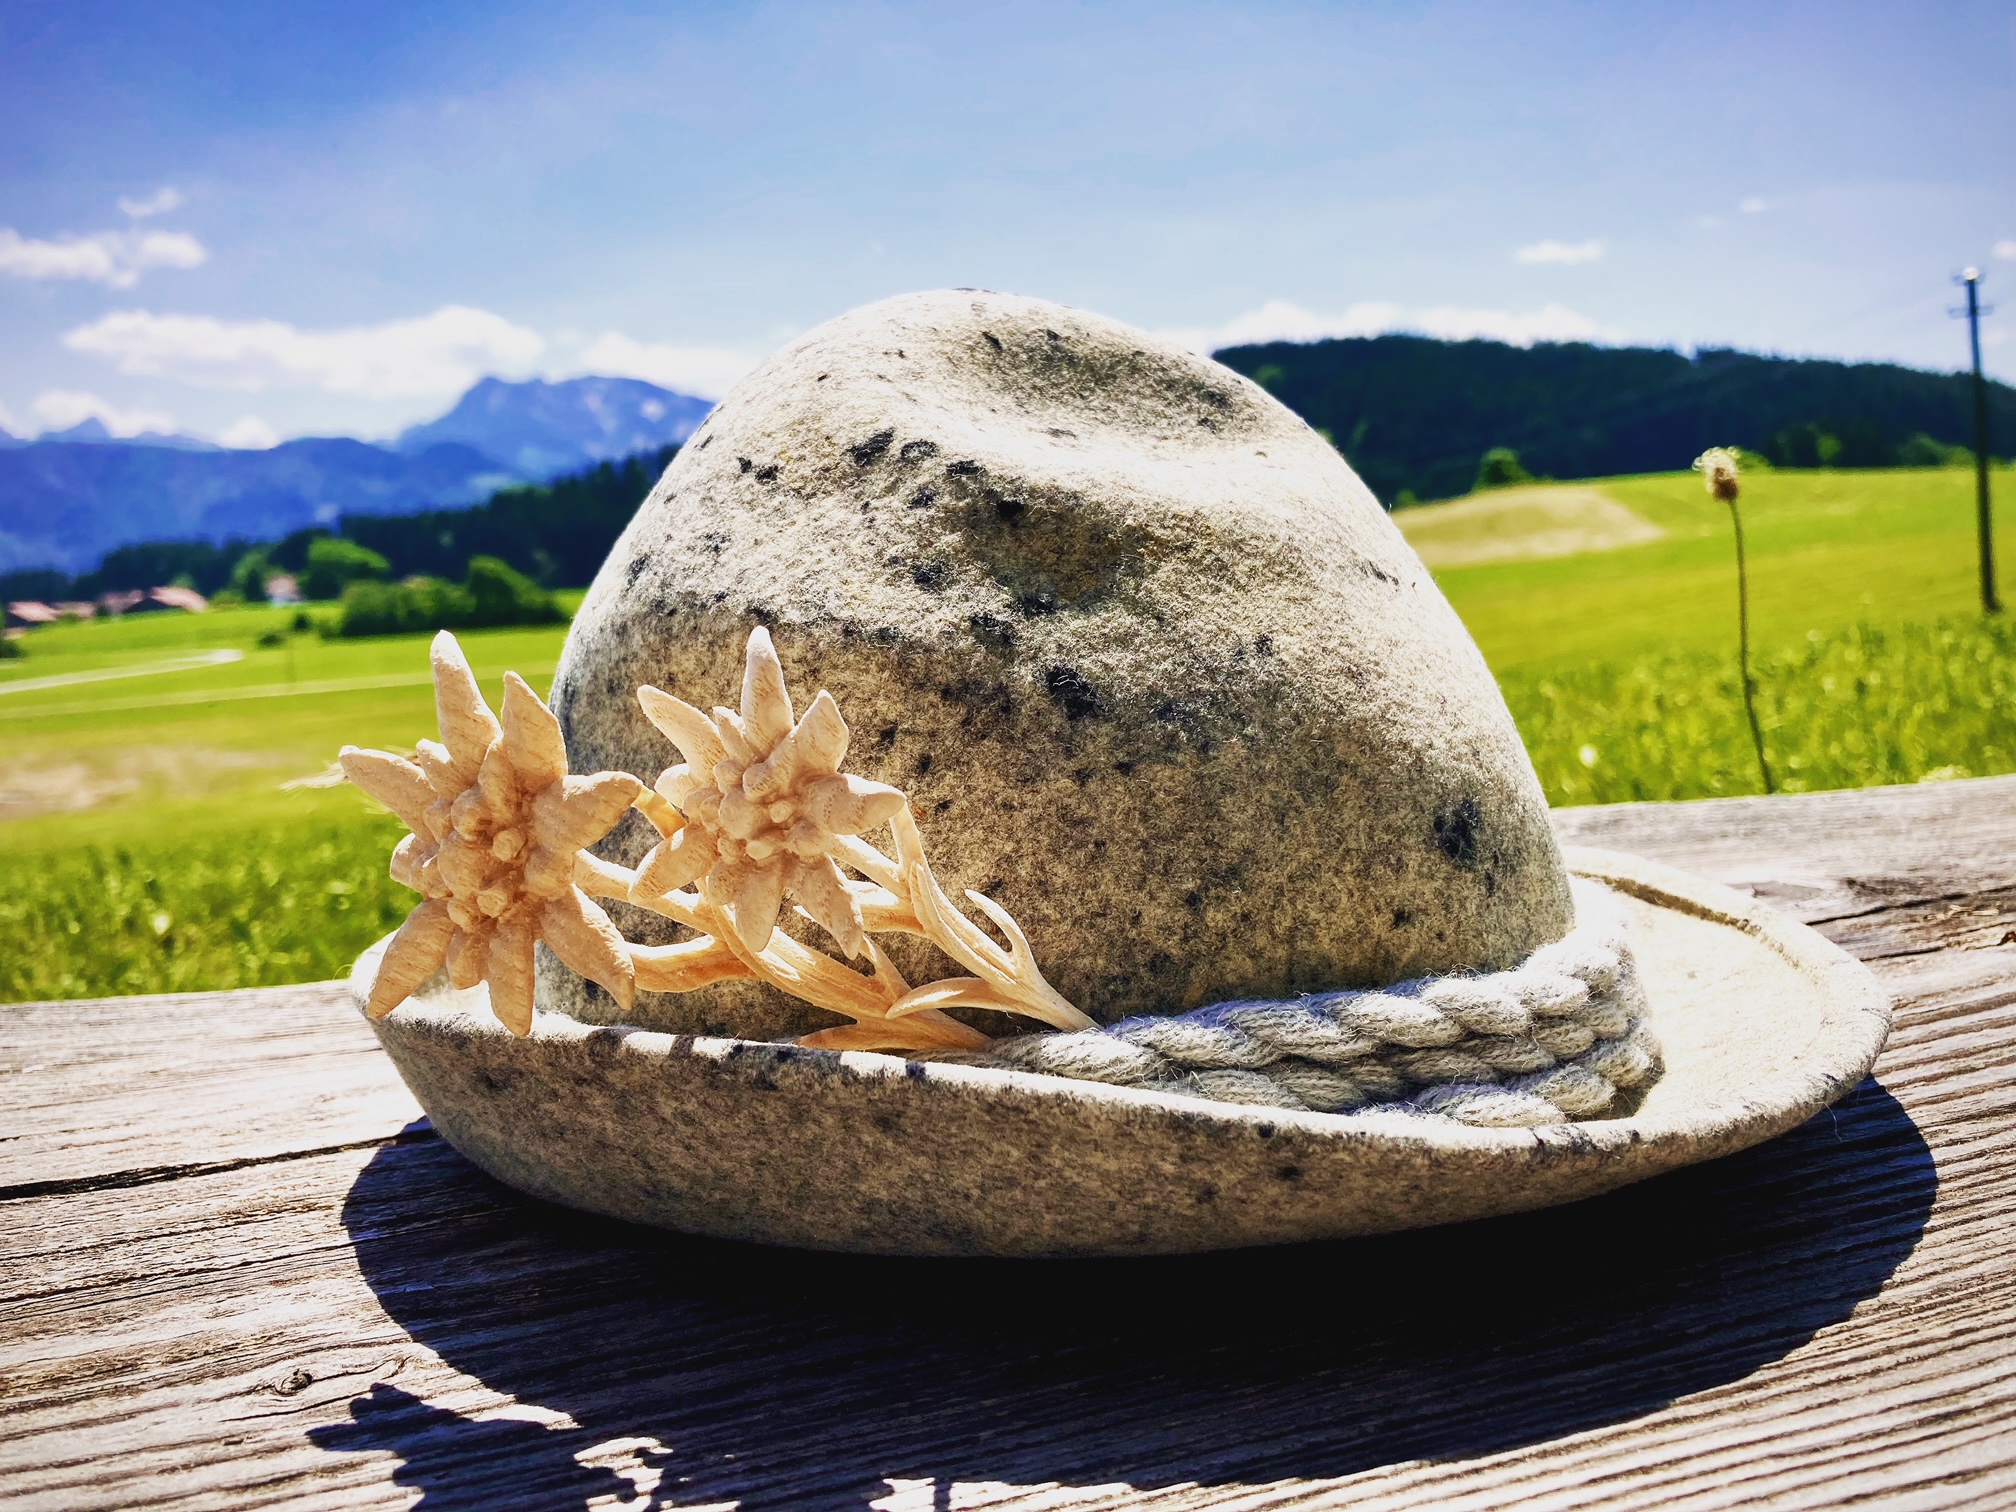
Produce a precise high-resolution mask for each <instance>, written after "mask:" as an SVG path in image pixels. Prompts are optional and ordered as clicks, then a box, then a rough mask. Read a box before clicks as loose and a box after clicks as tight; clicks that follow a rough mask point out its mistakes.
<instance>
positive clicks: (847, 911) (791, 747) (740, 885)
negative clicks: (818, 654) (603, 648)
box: [634, 628, 907, 957]
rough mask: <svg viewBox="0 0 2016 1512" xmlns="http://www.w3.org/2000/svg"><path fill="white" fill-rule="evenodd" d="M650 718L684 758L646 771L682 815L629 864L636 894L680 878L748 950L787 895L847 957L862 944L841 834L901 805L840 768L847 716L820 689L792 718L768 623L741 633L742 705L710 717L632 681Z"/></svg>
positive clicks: (766, 935)
mask: <svg viewBox="0 0 2016 1512" xmlns="http://www.w3.org/2000/svg"><path fill="white" fill-rule="evenodd" d="M637 697H638V700H639V701H640V702H641V703H642V704H643V706H644V712H645V714H646V716H648V717H649V719H650V720H651V722H652V723H653V724H654V725H656V726H657V727H658V728H659V729H660V730H662V731H663V732H664V733H665V734H666V736H667V737H669V738H670V739H671V741H672V742H673V744H675V745H677V746H678V747H679V750H680V752H681V753H682V754H683V755H684V756H685V757H686V761H685V764H684V765H682V766H675V767H672V768H670V769H669V770H667V771H666V772H665V773H664V775H663V776H661V777H660V778H659V779H658V783H657V791H658V794H659V796H660V797H662V798H664V799H665V800H666V801H667V802H669V803H671V804H672V805H673V806H674V807H676V808H678V809H679V810H680V811H681V812H682V813H683V814H684V816H685V820H686V822H685V824H684V825H683V826H682V827H681V828H679V829H678V831H677V832H676V833H675V834H673V835H672V836H671V838H670V839H668V840H666V841H664V842H663V843H662V844H660V845H659V846H657V847H656V848H655V849H653V850H652V851H651V853H650V854H649V855H647V856H646V857H645V858H644V861H643V863H642V865H640V866H639V867H638V872H637V885H636V888H635V889H634V893H635V894H636V895H641V896H646V897H656V896H661V895H663V894H665V893H669V892H671V891H673V890H674V889H676V888H681V887H685V886H687V885H688V884H689V883H692V882H695V881H697V882H699V883H700V894H701V896H702V897H703V898H705V899H706V901H707V902H708V903H710V904H712V905H713V906H714V907H716V908H719V909H723V910H726V912H727V914H728V916H729V918H730V920H731V921H732V923H733V924H734V927H735V932H736V934H737V935H738V936H740V938H741V940H742V942H743V943H744V944H745V945H747V946H748V947H749V949H750V950H752V951H760V950H762V949H763V948H764V947H765V946H767V945H768V944H769V943H770V936H771V933H772V931H773V930H774V929H775V928H776V926H777V914H778V910H779V908H780V907H781V905H782V903H783V901H784V899H785V898H787V897H788V898H792V899H795V900H796V901H797V903H798V904H799V906H800V907H802V908H803V909H804V910H805V912H806V913H807V914H809V915H810V916H811V917H812V918H813V919H814V920H816V921H817V922H818V923H819V925H820V926H821V927H822V928H823V929H825V931H826V932H827V933H828V934H830V935H831V936H832V937H833V939H834V940H835V942H837V943H838V944H839V946H840V948H841V950H843V951H844V952H845V953H846V954H847V955H849V956H852V957H859V956H862V955H864V954H866V951H867V940H868V936H867V926H866V923H865V921H864V920H863V918H862V914H861V902H860V898H859V896H858V895H857V893H856V892H855V891H854V889H852V888H850V887H849V886H848V884H847V881H846V879H845V878H844V877H843V876H842V875H841V872H840V868H839V867H838V866H837V865H836V864H835V861H836V859H849V858H850V851H849V847H848V844H847V842H848V840H849V839H850V838H851V837H853V836H857V835H861V834H864V833H865V832H867V831H869V830H872V829H876V828H879V827H880V826H882V825H884V824H887V823H888V822H889V820H890V819H891V818H892V817H894V815H895V814H896V813H897V812H899V811H900V810H901V809H903V807H904V806H905V804H906V802H907V800H906V799H905V798H904V796H903V794H902V792H901V791H900V790H899V789H896V788H893V787H886V786H884V785H883V784H882V783H879V782H870V781H868V780H867V779H866V778H864V777H856V776H853V775H851V774H849V773H844V772H842V771H841V770H840V763H841V762H842V761H844V760H845V759H846V757H847V740H848V732H847V723H846V721H845V720H843V719H842V718H841V717H840V710H839V707H838V706H837V705H836V704H835V703H834V702H833V695H832V694H830V693H828V692H826V691H825V690H824V689H823V688H822V689H821V690H820V692H819V696H818V697H816V698H814V699H813V700H812V706H811V707H810V708H809V709H807V710H806V711H805V717H804V718H803V719H798V718H796V717H795V716H794V714H793V711H792V708H791V695H790V693H789V692H787V691H786V689H785V687H784V668H783V666H782V665H781V664H780V663H779V662H778V660H777V651H776V648H775V647H774V646H772V645H771V643H770V635H769V632H768V631H766V630H763V629H760V628H759V629H757V630H756V631H755V632H754V633H753V634H751V635H750V637H749V648H748V659H747V662H746V664H745V667H744V670H743V675H742V710H741V712H740V713H739V714H738V713H736V712H735V711H734V710H733V709H718V708H717V709H716V710H715V711H714V713H713V716H712V717H711V718H710V717H709V716H708V715H705V714H703V713H701V712H700V711H699V710H698V709H696V708H694V707H693V706H692V705H691V704H689V703H685V702H682V701H681V700H679V699H677V698H674V697H673V696H672V695H671V694H670V693H665V692H661V691H660V690H659V689H657V688H652V687H644V688H639V689H638V690H637Z"/></svg>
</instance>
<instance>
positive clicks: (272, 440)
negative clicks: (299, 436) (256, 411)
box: [217, 415, 280, 451]
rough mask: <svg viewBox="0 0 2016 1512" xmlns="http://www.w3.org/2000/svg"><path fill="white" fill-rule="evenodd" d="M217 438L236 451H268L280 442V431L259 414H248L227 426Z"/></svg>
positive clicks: (221, 443)
mask: <svg viewBox="0 0 2016 1512" xmlns="http://www.w3.org/2000/svg"><path fill="white" fill-rule="evenodd" d="M217 440H218V442H219V444H220V445H224V446H228V447H231V448H232V449H234V450H236V451H267V450H269V449H271V448H272V447H275V446H278V445H279V444H280V432H278V431H276V430H275V429H273V427H272V426H270V425H268V424H267V423H266V422H265V421H264V420H261V419H260V418H259V417H258V416H257V415H246V416H244V417H242V418H241V419H239V420H237V421H235V422H233V423H232V424H231V425H229V426H226V427H225V429H224V430H223V431H222V432H221V433H220V434H219V435H218V437H217Z"/></svg>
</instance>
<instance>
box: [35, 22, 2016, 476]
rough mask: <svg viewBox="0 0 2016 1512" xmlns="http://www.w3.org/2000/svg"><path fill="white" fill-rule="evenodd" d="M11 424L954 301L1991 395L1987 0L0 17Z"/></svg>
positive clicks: (2008, 118)
mask: <svg viewBox="0 0 2016 1512" xmlns="http://www.w3.org/2000/svg"><path fill="white" fill-rule="evenodd" d="M0 141H4V142H5V143H6V144H7V146H6V150H5V151H4V152H0V425H5V426H7V428H9V429H10V430H12V431H14V432H15V433H17V434H24V433H30V432H34V431H38V430H42V429H48V428H56V427H58V426H60V425H62V424H68V423H74V421H75V420H76V419H81V418H83V417H84V416H85V415H88V414H97V415H100V416H101V417H102V418H104V419H106V420H107V422H108V423H109V424H111V425H112V426H113V428H114V429H124V430H127V431H132V430H136V429H144V428H148V427H152V426H167V425H172V426H174V427H177V428H180V429H183V430H186V431H189V432H191V433H195V434H202V435H208V436H225V437H229V438H231V439H232V440H233V441H235V442H237V443H240V444H256V443H259V442H262V441H268V442H270V440H271V439H272V438H273V437H276V436H289V435H297V434H304V433H316V434H330V433H351V434H360V435H367V436H382V435H387V434H390V433H392V432H394V431H396V430H397V429H398V428H399V427H400V426H402V425H404V424H407V423H409V422H411V421H413V420H416V419H420V418H424V417H426V416H430V415H432V414H435V413H438V412H439V411H440V410H441V409H443V408H445V407H446V405H447V404H448V403H449V402H450V401H451V400H452V399H453V398H454V397H455V395H456V394H457V393H459V392H460V390H461V389H462V388H463V387H465V386H466V385H467V383H468V382H470V381H471V380H473V378H474V377H476V376H478V375H479V374H481V373H484V372H493V371H494V372H501V373H504V374H506V375H509V376H528V375H533V374H543V375H549V376H558V375H565V374H570V373H578V372H586V371H602V372H621V373H631V374H635V375H637V376H643V377H650V378H653V379H655V380H657V381H660V382H664V383H667V384H668V385H669V386H672V387H677V388H684V389H686V390H688V391H691V392H698V393H703V394H708V395H710V396H711V395H715V394H718V393H719V392H720V391H721V389H722V387H723V386H724V385H725V384H727V383H729V382H731V381H733V379H734V378H735V377H736V376H737V375H738V374H739V373H740V372H742V371H744V370H746V368H747V367H748V366H749V365H750V364H752V363H753V362H754V361H756V360H758V359H760V358H761V357H762V356H763V355H764V354H765V353H766V352H768V351H770V350H772V349H774V348H775V347H776V346H777V345H779V344H780V343H782V342H783V341H785V340H787V339H789V338H790V337H791V336H793V335H794V334H796V333H798V332H800V331H802V330H805V329H807V328H809V327H811V326H813V325H816V324H818V323H819V322H820V321H822V320H825V319H827V318H829V317H831V316H833V315H836V314H838V313H840V312H841V311H843V310H845V309H848V308H849V307H851V306H853V305H856V304H860V303H863V302H865V301H867V300H871V299H875V298H879V297H881V296H884V295H888V294H893V293H898V292H901V291H903V290H907V289H915V288H924V287H932V286H940V285H979V286H984V287H991V288H1001V289H1012V290H1017V291H1020V292H1025V293H1031V294H1038V295H1042V296H1045V297H1048V298H1052V299H1058V300H1062V301H1065V302H1067V303H1070V304H1076V305H1082V306H1087V307H1090V308H1092V309H1096V310H1100V311H1102V312H1104V313H1107V314H1110V315H1114V316H1117V317H1119V318H1121V319H1124V320H1128V321H1132V322H1135V323H1137V324H1139V325H1142V326H1146V327H1148V328H1150V329H1154V330H1159V331H1164V332H1170V333H1174V334H1178V335H1180V336H1181V337H1182V338H1183V339H1185V340H1188V341H1190V342H1192V343H1193V344H1197V345H1199V346H1201V347H1208V346H1209V345H1212V344H1214V343H1217V342H1222V341H1224V340H1226V339H1228V338H1238V337H1242V336H1243V337H1264V336H1275V335H1286V336H1297V335H1301V336H1313V335H1320V334H1327V333H1348V332H1358V331H1371V330H1382V329H1417V330H1428V331H1431V332H1434V333H1438V334H1449V335H1468V334H1485V335H1500V336H1505V337H1509V338H1511V339H1518V340H1532V339H1536V338H1537V339H1546V338H1548V337H1577V336H1587V337H1591V338H1594V339H1599V340H1610V341H1630V342H1651V343H1660V344H1675V345H1679V346H1682V347H1691V346H1694V345H1697V344H1718V345H1720V344H1726V345H1736V346H1742V347H1746V348H1751V349H1757V350H1768V351H1782V352H1788V353H1795V354H1809V355H1823V356H1843V357H1854V358H1888V359H1894V360H1899V361H1903V362H1908V363H1912V364H1916V365H1920V366H1926V367H1935V368H1949V369H1950V368H1957V367H1959V366H1960V365H1962V363H1963V362H1964V360H1965V350H1966V349H1965V340H1964V332H1963V330H1962V328H1961V326H1960V324H1959V323H1958V322H1955V321H1953V320H1950V319H1949V318H1948V316H1947V309H1948V307H1949V306H1950V305H1952V304H1953V303H1954V302H1955V298H1956V291H1955V290H1954V289H1953V287H1952V286H1951V284H1950V282H1949V280H1950V278H1951V276H1952V274H1953V273H1954V272H1955V271H1956V270H1957V269H1959V268H1960V267H1961V266H1963V265H1965V264H1968V263H1974V264H1978V265H1980V266H1981V267H1983V268H1985V269H1987V270H1988V272H1989V279H1988V282H1987V284H1986V285H1985V290H1986V293H1987V295H1988V297H1989V298H1991V299H1997V298H1999V300H2000V303H2001V304H2002V306H2003V309H2004V310H2005V311H2007V312H2009V313H2008V314H2005V315H2001V316H1997V317H1995V318H1994V320H1993V321H1991V324H1990V327H1989V332H1988V334H1989V339H1990V343H1991V344H1990V346H1989V348H1988V360H1989V366H1990V368H1991V370H1993V371H1996V372H1997V373H1999V374H2000V375H2001V376H2003V377H2006V378H2012V379H2016V341H2010V340H2007V339H2005V338H2006V337H2007V335H2008V333H2009V332H2010V331H2011V330H2016V4H2011V3H2000V4H1969V3H1965V0H1953V3H1945V4H1938V5H1931V4H1927V5H1911V4H1901V3H1890V4H1858V3H1852V0H1835V3H1829V4H1769V3H1760V0H1749V3H1744V4H1715V5H1686V4H1674V3H1665V4H1640V5H1623V4H1609V5H1560V4H1553V5H1541V4H1526V5H1509V4H1476V3H1449V4H1412V5H1397V4H1396V5H1267V4H1256V3H1251V0H1248V3H1244V4H1241V5H1239V6H1237V7H1230V6H1227V5H1225V4H1223V3H1222V0H1219V3H1215V4H1211V5H1194V6H1193V5H1184V4H1162V5H1153V6H1150V5H1135V4H1125V3H1114V4H1078V5H1070V4H1022V5H1010V6H986V5H980V4H967V5H955V6H948V5H944V4H936V5H916V6H911V5H902V4H893V3H892V4H876V5H826V6H807V5H795V4H775V5H741V6H711V5H684V6H672V5H659V6H644V5H637V6H609V5H581V4H575V3H570V0H547V3H543V4H540V5H536V6H535V5H514V4H510V3H493V4H487V5H481V6H479V5H474V4H464V3H459V0H451V3H441V4H416V3H413V0H406V3H402V4H387V3H381V0H352V3H348V4H345V5H342V6H340V7H338V6H319V5H316V4H313V3H303V4H296V5H285V6H276V5H273V4H271V3H270V0H268V3H264V4H258V5H253V4H240V3H228V0H178V3H177V4H175V5H173V6H163V5H159V4H151V5H138V4H98V3H90V0H62V3H43V0H0Z"/></svg>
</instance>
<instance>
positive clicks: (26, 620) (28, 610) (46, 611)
mask: <svg viewBox="0 0 2016 1512" xmlns="http://www.w3.org/2000/svg"><path fill="white" fill-rule="evenodd" d="M7 618H9V619H10V620H14V621H16V622H17V623H19V624H23V625H53V624H55V623H56V621H58V620H59V619H61V618H63V616H62V615H61V614H59V613H58V612H57V611H56V609H55V608H54V607H53V606H52V605H49V604H45V603H42V602H41V601H40V600H38V599H16V600H14V602H13V603H11V604H9V605H8V606H7Z"/></svg>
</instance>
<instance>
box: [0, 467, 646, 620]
mask: <svg viewBox="0 0 2016 1512" xmlns="http://www.w3.org/2000/svg"><path fill="white" fill-rule="evenodd" d="M677 452H678V447H676V446H666V447H661V448H659V449H658V450H656V451H650V452H642V453H639V454H638V455H636V456H633V457H628V458H625V459H624V460H622V461H620V462H603V463H600V464H598V465H597V466H595V467H592V468H589V469H588V470H586V471H585V472H579V473H574V474H571V475H569V476H567V477H564V478H557V479H555V480H554V481H553V482H551V483H545V484H537V485H524V486H517V487H512V488H506V489H502V490H500V491H499V492H497V493H495V494H493V495H491V496H490V498H489V499H487V500H485V501H484V502H483V503H481V504H478V505H475V506H473V507H470V508H466V509H441V510H430V511H428V512H426V513H424V514H414V515H364V514H358V515H344V516H343V517H342V518H341V519H340V520H339V521H338V522H337V525H336V528H335V529H334V530H331V529H329V528H327V527H324V526H319V525H317V526H311V527H309V528H308V529H305V530H297V531H295V532H293V533H292V534H290V535H287V536H285V537H283V538H281V539H280V540H278V541H270V542H260V541H244V540H229V541H223V542H211V541H142V542H138V543H135V544H133V545H129V546H120V547H116V548H114V549H113V550H111V551H108V552H107V553H106V554H105V556H104V558H103V560H101V561H100V562H99V564H98V566H97V567H96V568H94V569H93V570H91V571H90V572H85V573H80V574H78V575H77V576H75V577H72V576H70V575H69V574H67V573H63V572H59V571H57V570H55V569H53V568H46V567H44V568H29V569H26V570H22V571H16V572H9V573H5V574H0V600H13V599H40V600H43V601H45V602H56V601H62V600H82V599H95V598H97V597H99V596H100V595H102V594H106V593H114V592H119V591H122V590H126V589H133V588H153V587H159V586H165V585H167V584H179V585H181V586H183V587H188V588H194V589H195V590H196V591H197V592H199V593H203V594H206V595H209V596H211V597H213V598H214V597H215V596H217V595H219V594H236V595H237V596H238V597H240V598H242V599H246V600H253V601H256V600H259V599H263V598H265V596H266V585H267V583H268V582H270V581H271V580H272V579H273V578H274V577H276V576H279V575H282V574H284V575H286V576H289V577H292V578H294V579H295V581H296V583H297V585H298V586H299V588H300V590H301V592H302V594H303V596H305V597H307V598H311V599H335V598H341V597H343V596H344V595H345V593H346V592H348V591H349V590H350V588H351V587H352V585H353V584H375V585H379V586H378V587H376V588H374V589H372V590H371V591H370V592H368V593H365V594H363V595H362V597H363V598H364V599H366V600H368V602H369V603H370V604H371V605H372V606H373V609H372V613H373V614H374V615H376V616H377V617H380V618H386V617H389V618H390V619H391V620H393V621H395V622H397V621H400V620H401V619H402V618H404V619H410V618H412V617H414V615H416V614H417V615H419V616H420V617H423V618H430V617H431V618H435V619H439V618H440V617H442V616H443V615H451V616H452V615H453V614H455V613H457V612H459V608H460V606H461V605H463V604H464V603H465V602H469V603H478V604H482V605H487V606H490V607H489V608H488V609H487V610H483V611H479V610H471V611H470V612H488V613H493V614H494V613H501V612H503V611H502V609H501V608H499V607H497V606H499V605H501V604H502V603H503V602H504V598H503V595H504V594H505V591H506V589H509V590H510V592H511V593H512V594H514V595H516V598H517V599H518V600H521V601H525V602H531V600H526V598H525V594H524V591H523V587H520V586H517V585H516V584H514V583H512V581H511V579H517V580H519V582H520V583H522V584H523V585H524V587H531V588H565V587H579V586H581V585H584V584H586V583H587V582H588V581H589V580H590V579H591V578H593V577H594V575H595V572H596V569H597V568H599V567H600V566H601V565H602V559H603V558H604V557H605V556H607V555H608V554H609V548H610V547H611V546H613V545H615V544H616V537H617V536H618V535H620V534H621V533H622V531H623V527H624V526H625V525H627V524H629V523H630V517H631V515H633V514H635V513H636V512H637V506H638V505H639V504H640V503H642V502H643V500H644V496H645V495H646V494H648V493H649V492H650V491H651V488H652V485H653V484H655V483H656V482H657V481H658V477H659V475H660V474H661V473H663V472H664V471H665V468H666V466H667V465H668V464H669V463H670V462H671V460H672V458H673V456H674V455H676V454H677ZM491 564H496V565H497V566H502V567H503V568H505V569H507V570H508V572H509V574H510V578H506V577H503V576H501V575H500V574H499V573H498V571H497V570H496V566H493V565H491ZM472 573H473V575H472ZM402 587H403V588H405V589H407V590H408V592H407V595H406V597H405V598H404V599H402V598H401V597H400V595H399V594H397V593H396V592H393V591H392V590H396V589H400V588H402ZM458 593H460V594H463V595H466V600H465V599H458V598H457V594H458ZM470 622H471V621H468V620H463V621H461V623H470ZM486 622H488V623H498V622H499V621H497V620H494V619H492V620H489V621H486ZM395 627H397V626H396V625H395ZM420 628H424V627H420Z"/></svg>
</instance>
